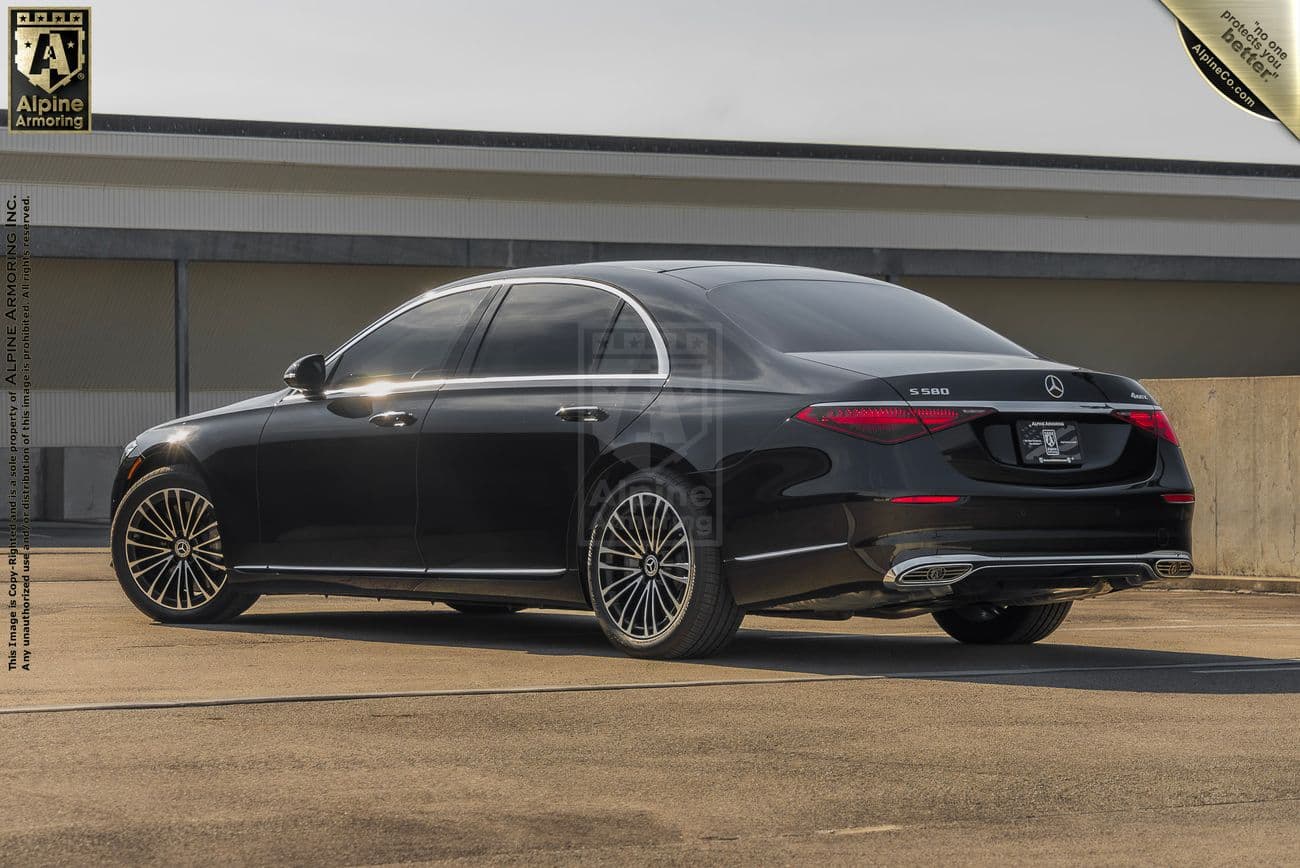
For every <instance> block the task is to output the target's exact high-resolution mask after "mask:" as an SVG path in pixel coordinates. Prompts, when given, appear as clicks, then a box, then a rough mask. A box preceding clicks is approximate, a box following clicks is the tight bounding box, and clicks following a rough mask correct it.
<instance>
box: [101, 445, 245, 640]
mask: <svg viewBox="0 0 1300 868" xmlns="http://www.w3.org/2000/svg"><path fill="white" fill-rule="evenodd" d="M112 544H113V566H114V567H115V569H116V571H117V577H118V581H119V582H121V584H122V587H123V589H124V590H125V591H126V593H127V596H129V597H130V598H131V601H132V602H133V603H135V605H136V607H137V608H139V609H140V610H141V611H143V612H144V613H145V614H147V615H150V616H152V617H154V618H157V619H158V620H160V621H217V620H223V619H226V618H231V617H234V616H235V615H238V614H239V613H240V612H243V611H244V610H245V609H247V608H248V607H249V606H250V605H252V603H253V601H254V600H255V599H256V597H254V596H251V595H248V594H244V593H240V592H238V591H235V590H234V589H233V588H231V587H229V583H228V582H227V577H226V563H225V554H224V552H223V551H222V547H221V530H220V526H219V525H218V522H217V515H216V510H215V508H214V507H213V505H212V501H211V499H210V498H209V496H208V494H207V488H206V486H204V484H203V481H202V480H201V479H199V478H198V477H197V476H196V475H194V474H193V473H191V472H189V471H187V470H184V469H172V468H163V469H161V470H156V471H154V472H153V473H150V474H148V475H146V476H145V477H144V478H142V479H141V480H140V482H139V483H137V484H136V486H135V487H134V488H133V489H131V491H129V492H128V493H127V495H126V497H124V498H123V499H122V503H121V504H120V505H119V506H118V510H117V514H116V515H115V516H114V518H113V532H112Z"/></svg>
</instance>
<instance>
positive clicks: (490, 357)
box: [471, 283, 620, 377]
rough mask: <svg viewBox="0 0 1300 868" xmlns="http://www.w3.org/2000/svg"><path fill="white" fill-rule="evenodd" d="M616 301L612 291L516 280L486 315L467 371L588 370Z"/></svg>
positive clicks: (521, 373)
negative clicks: (487, 318)
mask: <svg viewBox="0 0 1300 868" xmlns="http://www.w3.org/2000/svg"><path fill="white" fill-rule="evenodd" d="M619 305H620V301H619V299H618V298H617V297H616V296H614V295H611V294H610V293H608V292H603V291H601V290H599V289H594V288H592V287H589V286H577V285H574V284H568V283H522V284H516V285H515V286H512V287H511V288H510V292H509V294H508V295H506V297H505V301H503V302H502V303H501V307H500V308H499V309H498V310H497V312H496V315H495V316H494V317H493V318H492V324H491V325H490V326H489V327H488V330H487V334H486V335H484V337H483V345H482V346H481V347H480V348H479V351H478V357H477V358H476V359H475V360H474V367H473V370H472V372H471V373H472V376H475V377H530V376H546V375H551V374H554V375H565V374H589V373H594V372H595V367H596V365H595V360H596V358H597V355H598V352H599V349H600V346H601V344H602V342H603V341H604V340H605V338H606V336H607V334H608V332H609V330H610V326H611V325H612V324H613V322H614V316H615V314H616V313H617V312H618V308H619Z"/></svg>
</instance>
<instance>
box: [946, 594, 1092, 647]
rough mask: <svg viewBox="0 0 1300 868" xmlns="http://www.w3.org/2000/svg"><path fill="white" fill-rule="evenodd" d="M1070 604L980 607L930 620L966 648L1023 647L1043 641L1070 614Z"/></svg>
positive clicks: (961, 610) (957, 611) (956, 611)
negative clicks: (980, 646) (979, 646)
mask: <svg viewBox="0 0 1300 868" xmlns="http://www.w3.org/2000/svg"><path fill="white" fill-rule="evenodd" d="M1072 605H1074V604H1073V603H1071V602H1068V601H1067V602H1064V603H1048V604H1047V605H1045V606H1003V607H994V608H993V609H992V610H990V609H988V608H981V607H971V608H970V609H949V610H947V611H944V612H935V613H934V620H936V621H938V622H939V626H940V627H942V628H943V630H944V632H945V633H947V634H948V635H949V636H951V637H952V638H954V639H956V640H957V641H958V642H965V643H967V644H969V645H1027V644H1029V643H1031V642H1037V641H1038V640H1039V639H1046V638H1047V637H1048V636H1050V635H1051V634H1052V633H1053V632H1055V630H1056V628H1057V627H1059V626H1061V622H1062V621H1064V620H1065V616H1066V615H1068V614H1070V607H1071V606H1072Z"/></svg>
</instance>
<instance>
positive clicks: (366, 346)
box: [330, 287, 490, 388]
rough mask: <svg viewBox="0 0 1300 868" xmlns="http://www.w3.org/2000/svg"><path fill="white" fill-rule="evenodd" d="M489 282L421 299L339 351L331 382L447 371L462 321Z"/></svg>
mask: <svg viewBox="0 0 1300 868" xmlns="http://www.w3.org/2000/svg"><path fill="white" fill-rule="evenodd" d="M489 289H490V288H489V287H483V288H481V289H470V290H466V291H465V292H457V293H453V294H451V295H447V296H443V297H441V298H435V299H433V300H431V301H426V302H425V303H424V304H421V305H418V306H416V307H413V308H411V309H410V310H408V311H406V312H405V313H403V314H400V315H399V316H397V317H394V318H393V319H391V320H389V321H388V322H386V323H384V324H383V325H382V326H380V327H379V328H377V329H375V330H374V331H372V332H371V333H370V334H368V335H366V336H365V337H363V338H362V339H361V340H359V341H357V342H356V343H355V344H353V345H352V346H350V347H348V349H347V350H346V351H345V352H344V353H343V357H342V358H341V359H339V361H338V364H337V365H336V366H335V368H334V374H333V376H332V377H331V378H330V385H331V386H333V387H336V388H337V387H343V386H356V385H360V384H362V383H367V382H371V381H374V380H386V379H410V378H412V377H414V376H415V375H416V374H420V375H422V376H427V377H431V378H432V377H440V376H446V375H450V374H451V373H452V371H451V368H452V367H453V366H454V365H455V364H456V361H457V360H456V359H455V358H452V356H453V354H454V352H455V351H456V350H458V348H459V347H460V346H461V339H462V337H463V336H464V333H465V330H466V326H468V325H469V324H470V323H471V322H473V321H475V320H476V319H477V317H478V316H479V314H480V313H481V308H482V306H483V305H484V304H485V303H486V302H487V299H488V292H489Z"/></svg>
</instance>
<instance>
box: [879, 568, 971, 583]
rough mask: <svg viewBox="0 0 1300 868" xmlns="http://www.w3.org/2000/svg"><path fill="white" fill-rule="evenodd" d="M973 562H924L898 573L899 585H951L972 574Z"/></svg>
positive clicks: (896, 579) (895, 580) (897, 580)
mask: <svg viewBox="0 0 1300 868" xmlns="http://www.w3.org/2000/svg"><path fill="white" fill-rule="evenodd" d="M973 569H975V567H974V565H973V564H922V565H920V566H918V567H913V568H912V569H910V570H906V571H904V572H902V573H900V574H899V575H898V577H897V578H895V579H894V582H895V583H896V584H899V585H951V584H953V583H954V582H959V581H961V580H962V579H964V578H966V576H968V575H970V572H971V570H973Z"/></svg>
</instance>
